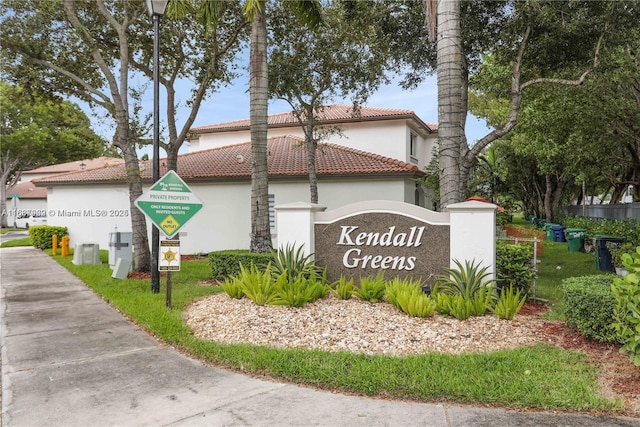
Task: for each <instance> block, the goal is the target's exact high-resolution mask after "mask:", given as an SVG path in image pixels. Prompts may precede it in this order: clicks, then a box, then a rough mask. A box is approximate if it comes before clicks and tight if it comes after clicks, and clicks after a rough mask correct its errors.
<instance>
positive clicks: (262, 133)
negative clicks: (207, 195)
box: [249, 10, 271, 252]
mask: <svg viewBox="0 0 640 427" xmlns="http://www.w3.org/2000/svg"><path fill="white" fill-rule="evenodd" d="M249 80H250V81H249V99H250V101H249V103H250V107H249V108H250V112H249V119H250V121H251V157H252V163H251V248H250V249H251V251H252V252H268V251H269V250H270V249H271V228H270V226H269V183H268V180H269V176H268V169H267V114H268V113H267V108H268V100H269V97H268V92H267V90H268V75H267V23H266V17H265V13H264V10H261V11H259V12H257V13H256V14H255V16H254V18H253V21H252V23H251V48H250V77H249Z"/></svg>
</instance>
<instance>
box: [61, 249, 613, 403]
mask: <svg viewBox="0 0 640 427" xmlns="http://www.w3.org/2000/svg"><path fill="white" fill-rule="evenodd" d="M564 250H565V252H562V246H561V245H560V244H557V249H549V251H548V252H547V248H546V247H545V256H544V259H543V262H542V265H541V274H540V279H539V287H538V292H539V294H540V296H544V297H546V298H549V300H550V301H551V302H552V303H553V304H554V310H558V307H561V297H562V294H561V293H558V291H557V290H558V289H559V287H560V284H559V283H558V282H557V281H558V280H560V279H561V278H563V277H565V276H564V275H565V274H566V273H568V272H571V271H577V272H579V273H580V274H589V273H590V271H585V272H582V270H580V269H579V268H578V267H576V269H573V267H571V268H569V267H566V266H567V265H568V263H569V261H567V260H569V259H573V257H574V256H576V259H579V260H580V261H579V262H577V263H578V264H582V262H583V259H584V260H586V261H588V260H589V258H586V257H587V256H588V255H586V254H579V255H578V254H575V253H568V252H566V247H565V248H564ZM556 252H557V255H562V263H563V264H562V265H563V266H564V267H566V268H562V269H560V270H558V269H556V265H559V264H558V262H560V261H559V260H557V259H555V256H556V255H554V254H556ZM101 257H102V261H103V264H102V265H98V266H94V265H80V266H76V265H73V264H72V263H71V259H72V258H71V257H66V258H61V257H60V256H59V255H58V256H54V259H55V260H56V261H58V262H60V263H61V264H62V265H63V266H65V267H66V268H67V269H69V270H70V271H72V272H73V273H74V274H75V275H77V276H78V277H80V278H81V279H82V280H83V281H84V282H85V283H87V284H88V285H89V286H90V287H91V288H92V289H94V290H95V292H97V293H98V294H99V295H101V296H103V298H104V299H105V300H107V301H108V302H110V303H111V304H113V305H114V306H116V307H117V308H118V309H119V310H121V311H122V312H123V313H125V314H126V315H127V316H129V317H130V318H131V319H133V320H134V321H135V322H136V323H137V324H138V325H140V326H141V327H143V328H144V329H146V330H148V331H150V332H151V333H153V334H154V335H155V336H157V337H159V338H160V339H162V340H164V341H166V342H168V343H170V344H171V345H173V346H175V347H177V348H179V349H181V350H182V351H184V352H186V353H188V354H191V355H193V356H194V357H197V358H200V359H202V360H205V361H207V362H210V363H213V364H216V365H218V366H222V367H226V368H230V369H234V370H237V371H240V372H245V373H251V374H256V375H267V376H269V377H272V378H275V379H280V380H285V381H290V382H293V383H298V384H304V385H309V386H314V387H318V388H322V389H327V390H340V391H344V392H350V393H358V394H365V395H371V396H380V397H385V398H393V399H409V400H416V401H451V402H460V403H470V404H474V403H475V404H483V405H484V404H493V405H498V406H503V407H514V408H535V409H545V410H569V411H585V412H611V413H615V412H616V411H617V410H619V409H620V408H621V407H622V403H621V401H620V400H612V399H610V398H607V397H605V396H603V395H602V394H601V392H600V389H599V387H598V383H597V371H596V368H595V367H594V366H593V365H591V364H590V363H589V361H588V358H587V356H586V355H584V354H581V353H577V352H572V351H566V350H562V349H559V348H556V347H552V346H548V345H536V346H531V347H521V348H519V349H515V350H505V351H498V352H492V353H487V354H470V355H448V354H436V353H430V354H423V355H417V356H410V357H389V356H366V355H356V354H351V353H346V352H340V353H330V352H324V351H316V350H313V351H312V350H282V349H274V348H269V347H261V346H254V345H248V344H247V345H222V344H218V343H216V342H212V341H204V340H201V339H198V338H195V337H194V336H193V334H192V332H191V330H190V329H189V328H188V327H186V326H185V324H184V322H183V320H182V310H183V309H184V308H185V307H186V306H187V305H188V304H189V303H190V302H191V301H193V300H194V299H196V298H199V297H201V296H204V295H208V294H212V293H216V292H220V290H219V288H217V287H213V286H207V285H206V284H203V282H202V281H204V280H207V279H209V266H208V264H207V261H206V260H194V261H183V262H182V270H181V271H180V272H177V273H175V274H174V275H173V278H174V279H173V298H172V302H173V304H172V307H173V308H171V309H168V308H166V306H165V295H164V287H165V282H164V279H163V281H162V292H161V293H160V294H152V293H151V291H150V287H151V285H150V280H138V279H127V280H117V279H112V278H111V270H110V268H109V266H108V265H106V258H107V253H106V251H102V253H101ZM586 261H585V262H584V266H587V264H589V263H588V262H586ZM547 263H548V264H549V266H548V267H547ZM542 266H544V269H543V268H542ZM593 268H594V269H595V266H594V267H593ZM548 274H549V275H551V277H549V278H547V277H546V275H548ZM558 297H560V300H557V299H556V298H558Z"/></svg>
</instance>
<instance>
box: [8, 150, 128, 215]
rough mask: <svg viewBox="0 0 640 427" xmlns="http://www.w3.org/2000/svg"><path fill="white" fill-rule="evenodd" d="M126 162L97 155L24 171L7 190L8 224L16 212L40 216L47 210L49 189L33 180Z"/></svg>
mask: <svg viewBox="0 0 640 427" xmlns="http://www.w3.org/2000/svg"><path fill="white" fill-rule="evenodd" d="M121 163H124V160H123V159H118V158H115V157H97V158H95V159H84V160H77V161H74V162H66V163H59V164H56V165H48V166H41V167H38V168H35V169H31V170H27V171H23V172H22V174H21V179H20V182H18V183H17V184H16V185H15V186H14V187H13V188H11V189H10V191H7V224H8V225H12V224H13V222H14V214H15V213H18V216H21V215H23V216H29V214H37V215H38V216H40V215H41V214H42V213H46V211H47V189H46V188H42V187H36V186H35V184H34V183H33V182H32V181H33V180H36V179H39V178H44V177H48V176H53V175H58V174H61V173H73V172H79V171H83V170H88V169H95V168H101V167H107V166H112V165H117V164H121Z"/></svg>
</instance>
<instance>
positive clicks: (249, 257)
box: [209, 250, 272, 280]
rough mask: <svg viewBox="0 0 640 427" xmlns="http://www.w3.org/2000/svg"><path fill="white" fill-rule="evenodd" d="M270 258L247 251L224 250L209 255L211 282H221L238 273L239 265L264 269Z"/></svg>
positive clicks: (269, 256) (263, 254)
mask: <svg viewBox="0 0 640 427" xmlns="http://www.w3.org/2000/svg"><path fill="white" fill-rule="evenodd" d="M271 259H272V256H271V254H268V253H266V254H265V253H254V252H249V251H247V250H225V251H216V252H211V253H209V265H210V266H211V277H212V279H213V280H222V279H225V278H226V277H230V276H234V275H237V274H238V273H240V264H244V265H251V264H254V265H256V266H258V267H261V268H263V267H266V266H267V264H268V263H269V261H271Z"/></svg>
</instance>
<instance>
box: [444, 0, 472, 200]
mask: <svg viewBox="0 0 640 427" xmlns="http://www.w3.org/2000/svg"><path fill="white" fill-rule="evenodd" d="M437 31H438V42H437V43H438V61H437V70H438V146H439V155H440V157H439V165H440V205H441V207H442V208H443V209H444V208H446V207H447V206H448V205H450V204H452V203H457V202H459V201H461V195H460V146H461V144H462V135H463V134H464V130H463V129H462V128H461V127H460V126H461V123H462V115H463V114H466V111H465V110H464V106H463V105H462V102H463V97H462V90H463V88H462V86H463V79H462V73H463V66H462V64H461V62H460V59H461V57H462V37H461V33H460V1H459V0H440V1H439V2H438V28H437Z"/></svg>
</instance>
